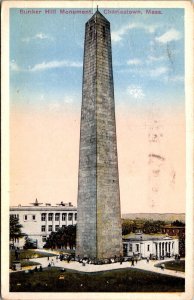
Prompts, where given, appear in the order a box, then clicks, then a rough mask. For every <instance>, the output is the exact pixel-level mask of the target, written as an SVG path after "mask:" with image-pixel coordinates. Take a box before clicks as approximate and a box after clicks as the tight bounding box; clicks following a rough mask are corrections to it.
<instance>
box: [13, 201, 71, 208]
mask: <svg viewBox="0 0 194 300" xmlns="http://www.w3.org/2000/svg"><path fill="white" fill-rule="evenodd" d="M29 204H31V205H21V204H18V205H17V206H11V207H10V209H31V210H32V209H45V208H48V209H49V208H56V209H57V208H59V207H64V208H75V206H73V204H72V203H71V202H66V203H65V202H63V201H61V202H60V203H56V205H52V204H51V203H49V202H46V203H45V204H44V203H43V202H38V199H37V198H36V200H35V202H32V203H29Z"/></svg>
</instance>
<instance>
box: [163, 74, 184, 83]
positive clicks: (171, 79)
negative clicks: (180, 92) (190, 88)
mask: <svg viewBox="0 0 194 300" xmlns="http://www.w3.org/2000/svg"><path fill="white" fill-rule="evenodd" d="M164 79H165V81H166V82H184V76H181V75H176V76H165V78H164Z"/></svg>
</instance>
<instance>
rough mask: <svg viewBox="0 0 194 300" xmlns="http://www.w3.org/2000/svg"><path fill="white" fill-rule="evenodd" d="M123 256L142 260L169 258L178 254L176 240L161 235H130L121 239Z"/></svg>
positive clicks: (177, 242)
mask: <svg viewBox="0 0 194 300" xmlns="http://www.w3.org/2000/svg"><path fill="white" fill-rule="evenodd" d="M123 251H124V256H133V255H139V256H140V257H142V258H147V257H151V256H155V257H156V258H158V259H160V258H161V257H171V256H173V255H175V254H179V241H178V239H177V238H174V237H171V236H167V235H162V234H153V235H150V234H142V233H130V234H129V235H127V236H125V237H124V238H123Z"/></svg>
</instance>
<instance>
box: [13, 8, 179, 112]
mask: <svg viewBox="0 0 194 300" xmlns="http://www.w3.org/2000/svg"><path fill="white" fill-rule="evenodd" d="M122 10H124V9H122ZM130 10H131V9H130ZM100 11H101V12H102V13H104V9H103V8H101V9H100ZM141 11H142V14H137V15H123V14H104V15H105V17H106V18H107V19H108V20H109V21H110V23H111V36H112V54H113V70H114V87H115V101H116V103H117V104H124V105H129V106H131V105H136V104H138V105H142V106H143V107H146V106H147V105H148V106H149V104H150V103H153V102H154V101H156V102H158V103H160V104H161V105H163V104H164V105H165V104H167V105H172V106H173V105H174V104H175V105H181V104H184V10H183V9H161V12H162V14H161V15H148V14H145V13H144V12H145V9H142V10H141ZM90 17H91V15H80V14H79V15H62V14H59V9H57V14H56V15H46V14H44V9H42V13H41V14H40V15H29V14H27V15H25V14H20V13H19V9H11V17H10V85H11V89H10V90H11V103H14V104H21V105H23V104H24V105H29V104H31V105H35V106H37V107H38V106H39V105H44V103H51V104H52V103H53V105H55V104H56V105H61V104H68V103H72V104H75V105H79V106H80V102H81V88H82V62H83V44H84V30H85V23H86V21H87V20H88V19H89V18H90Z"/></svg>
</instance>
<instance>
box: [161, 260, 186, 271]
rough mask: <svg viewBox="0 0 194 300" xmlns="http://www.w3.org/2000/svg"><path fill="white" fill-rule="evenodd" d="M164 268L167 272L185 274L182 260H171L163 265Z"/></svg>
mask: <svg viewBox="0 0 194 300" xmlns="http://www.w3.org/2000/svg"><path fill="white" fill-rule="evenodd" d="M164 265H165V268H166V269H169V270H175V271H180V272H185V261H184V260H171V261H168V262H165V263H164Z"/></svg>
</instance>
